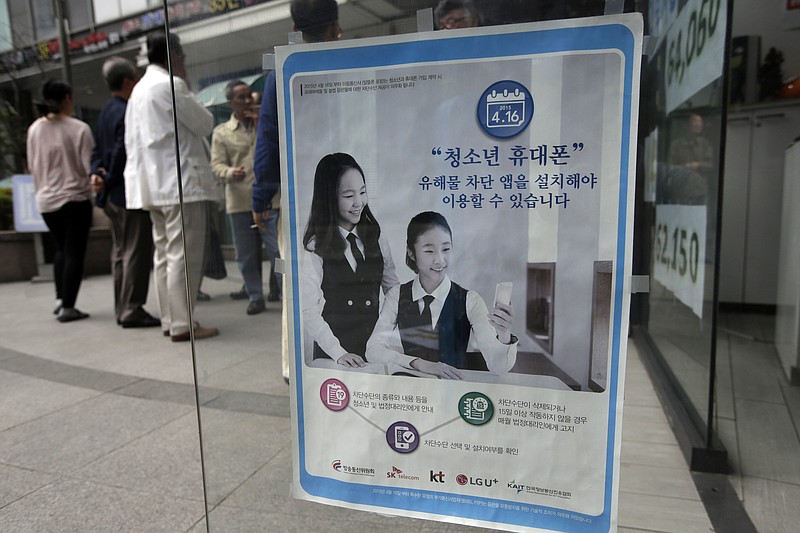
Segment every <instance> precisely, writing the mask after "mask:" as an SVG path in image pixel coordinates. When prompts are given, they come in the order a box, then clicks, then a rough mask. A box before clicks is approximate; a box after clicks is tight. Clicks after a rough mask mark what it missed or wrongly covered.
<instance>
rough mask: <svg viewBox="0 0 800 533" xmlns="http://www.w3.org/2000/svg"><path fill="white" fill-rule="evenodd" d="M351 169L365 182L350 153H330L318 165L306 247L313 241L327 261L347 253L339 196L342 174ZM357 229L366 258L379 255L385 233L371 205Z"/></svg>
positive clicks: (362, 172)
mask: <svg viewBox="0 0 800 533" xmlns="http://www.w3.org/2000/svg"><path fill="white" fill-rule="evenodd" d="M350 169H355V170H357V171H358V173H359V174H361V179H364V171H363V170H361V167H360V166H359V165H358V163H356V160H355V159H353V156H351V155H349V154H343V153H335V154H328V155H326V156H325V157H323V158H322V159H320V160H319V163H317V170H316V172H315V173H314V196H313V197H312V199H311V213H310V214H309V215H308V224H307V225H306V232H305V234H304V235H303V247H304V248H305V249H306V250H309V247H308V245H309V243H310V242H311V240H312V239H313V240H314V253H316V254H317V255H319V256H320V257H322V258H323V259H326V258H334V257H339V256H341V255H342V254H343V253H344V246H345V243H344V239H342V235H341V233H339V228H338V225H337V219H336V217H337V214H338V211H339V204H338V198H337V196H338V194H337V193H338V190H339V180H340V179H341V177H342V174H344V173H345V172H347V171H348V170H350ZM365 183H366V180H365ZM356 227H357V228H358V237H359V238H360V239H361V240H362V241H363V242H364V248H365V250H366V254H365V255H366V256H370V255H374V254H376V253H379V249H378V237H379V236H380V234H381V227H380V225H379V224H378V221H377V220H375V217H374V216H372V211H370V210H369V205H365V206H364V209H363V210H362V211H361V220H359V222H358V224H357V225H356ZM309 251H310V250H309Z"/></svg>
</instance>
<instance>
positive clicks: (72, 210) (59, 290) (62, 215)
mask: <svg viewBox="0 0 800 533" xmlns="http://www.w3.org/2000/svg"><path fill="white" fill-rule="evenodd" d="M37 108H38V109H39V112H40V113H41V114H42V117H41V118H39V119H38V120H36V121H35V122H34V123H33V124H31V127H30V128H28V168H29V169H30V172H31V174H33V182H34V186H35V188H36V206H37V207H38V208H39V212H40V213H41V214H42V218H44V222H45V224H47V227H48V229H49V230H50V233H51V234H52V235H53V240H54V241H55V244H56V254H55V260H54V264H53V276H54V278H55V283H56V299H57V300H58V305H57V307H56V310H55V313H56V315H57V316H56V318H57V319H58V321H59V322H72V321H73V320H80V319H83V318H87V317H88V316H89V315H88V314H86V313H84V312H82V311H80V310H78V309H77V308H76V307H75V300H76V299H77V298H78V290H79V289H80V286H81V279H82V278H83V263H84V256H85V255H86V243H87V241H88V239H89V227H90V226H91V224H92V202H91V198H92V191H91V185H90V181H89V174H90V172H89V161H90V158H91V154H92V147H93V146H94V140H93V138H92V131H91V129H90V128H89V126H88V125H87V124H86V123H84V122H81V121H80V120H78V119H76V118H74V117H73V116H72V112H73V109H74V106H73V102H72V87H70V86H69V84H67V83H65V82H63V81H60V80H48V81H46V82H45V84H44V86H43V87H42V102H41V103H39V104H37Z"/></svg>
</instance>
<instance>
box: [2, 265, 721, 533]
mask: <svg viewBox="0 0 800 533" xmlns="http://www.w3.org/2000/svg"><path fill="white" fill-rule="evenodd" d="M229 272H236V268H235V266H233V265H230V267H229ZM111 283H112V282H111V279H110V277H93V278H89V279H87V280H85V282H84V284H83V286H82V288H81V293H80V297H79V299H78V307H79V308H80V309H81V310H83V311H86V312H88V313H90V314H91V315H92V316H91V318H89V319H88V320H83V321H80V322H74V323H69V324H60V323H58V322H57V321H56V320H55V318H54V316H53V315H52V314H51V311H52V308H53V288H52V285H51V284H49V283H41V284H34V283H9V284H0V302H2V303H3V305H2V308H0V324H2V326H0V327H1V328H2V329H1V333H0V531H3V532H12V533H16V532H26V531H31V532H56V531H65V532H85V531H103V532H106V531H147V532H150V531H165V532H186V531H191V532H201V531H205V527H206V523H205V518H204V506H203V482H202V475H201V468H200V444H199V438H198V417H197V411H196V407H195V396H194V387H193V367H192V349H191V346H190V345H189V344H188V343H183V344H179V343H172V342H170V341H169V339H166V338H164V337H163V336H162V335H161V332H160V330H159V329H158V328H155V329H144V330H136V329H122V328H120V327H118V326H117V325H116V324H115V321H114V317H113V311H112V307H113V305H112V304H113V302H112V295H111ZM240 283H241V282H240V280H237V279H235V278H229V279H228V280H224V281H222V282H214V281H211V280H206V281H204V283H203V290H204V291H205V292H207V293H209V294H211V295H212V300H211V301H210V302H207V303H201V304H199V305H198V306H197V313H196V315H197V316H196V317H195V318H196V319H198V320H199V321H200V322H201V323H202V324H204V325H209V326H215V327H218V328H219V329H220V336H219V337H216V338H213V339H208V340H203V341H200V342H198V343H197V345H196V351H195V354H194V357H195V359H196V361H197V367H198V371H197V374H198V380H199V383H200V387H201V388H200V401H201V405H202V406H203V407H202V408H201V418H202V423H203V429H204V433H203V437H204V442H203V444H204V447H203V451H204V459H205V464H206V480H207V483H206V488H207V492H208V504H209V508H210V510H211V512H210V518H209V519H210V526H211V527H210V529H211V531H215V532H216V531H222V532H226V533H227V532H249V531H252V532H261V531H281V532H283V531H290V532H291V531H297V532H303V533H308V532H313V531H331V530H335V529H346V530H347V531H351V532H356V533H358V532H373V531H378V530H380V531H382V532H385V533H391V532H394V531H397V532H403V533H410V532H445V531H466V530H470V529H474V528H465V527H461V526H453V525H446V524H441V523H436V522H426V521H422V520H413V519H399V518H393V517H385V516H380V515H377V514H374V513H366V512H360V511H353V510H347V509H339V508H332V507H326V506H322V505H318V504H313V503H309V502H302V501H297V500H292V499H291V498H289V497H288V492H289V489H288V484H289V479H290V471H291V443H290V425H289V418H288V416H289V399H288V394H289V391H288V387H286V385H285V384H284V383H283V379H282V377H281V372H280V354H279V341H278V338H279V332H280V323H279V322H280V312H279V307H277V306H276V305H275V304H269V310H268V311H267V312H266V313H263V314H261V315H258V316H253V317H250V316H247V315H246V314H245V308H246V305H247V303H246V302H244V303H243V302H235V301H232V300H230V298H229V297H228V293H229V292H231V291H233V290H236V289H237V288H238V287H239V286H240ZM149 301H150V302H154V301H155V299H154V298H152V297H151V298H150V300H149ZM148 308H149V310H150V311H151V312H154V311H155V310H156V309H155V305H154V304H153V303H151V304H150V305H149V306H148ZM619 507H620V509H619V522H620V531H623V532H636V531H656V532H662V531H663V532H681V533H684V532H690V533H692V532H698V533H701V532H707V531H711V530H712V529H711V524H710V522H709V520H708V517H707V515H706V513H705V510H704V508H703V505H702V503H701V501H700V498H699V497H698V495H697V491H696V490H695V487H694V484H693V482H692V479H691V476H690V474H689V471H688V467H687V466H686V463H685V461H684V459H683V456H682V455H681V453H680V450H679V449H678V446H677V444H676V442H675V439H674V437H673V435H672V432H671V430H670V428H669V425H668V423H667V421H666V418H665V417H664V414H663V411H662V409H661V406H660V404H659V402H658V399H657V398H656V396H655V392H654V390H653V387H652V384H651V382H650V379H649V377H648V375H647V373H646V371H645V370H644V368H643V367H642V364H641V362H640V361H639V358H638V354H636V352H635V348H634V347H633V345H632V344H631V345H629V360H628V370H627V376H626V403H625V415H624V425H623V445H622V471H621V480H620V506H619Z"/></svg>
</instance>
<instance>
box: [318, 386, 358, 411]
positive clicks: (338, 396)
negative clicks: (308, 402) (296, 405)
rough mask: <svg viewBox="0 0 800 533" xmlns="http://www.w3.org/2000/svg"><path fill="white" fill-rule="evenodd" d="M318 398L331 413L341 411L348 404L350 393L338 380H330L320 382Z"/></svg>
mask: <svg viewBox="0 0 800 533" xmlns="http://www.w3.org/2000/svg"><path fill="white" fill-rule="evenodd" d="M319 398H320V400H322V403H323V404H325V407H327V408H328V409H330V410H331V411H341V410H342V409H344V408H345V407H347V405H348V404H349V403H350V391H349V390H347V387H346V386H345V384H344V383H342V382H341V381H339V380H338V379H335V378H330V379H326V380H325V381H323V382H322V387H320V389H319Z"/></svg>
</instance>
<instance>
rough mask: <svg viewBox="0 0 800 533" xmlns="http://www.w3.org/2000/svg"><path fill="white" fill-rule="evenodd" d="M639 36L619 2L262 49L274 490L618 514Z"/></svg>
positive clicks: (594, 519) (403, 503)
mask: <svg viewBox="0 0 800 533" xmlns="http://www.w3.org/2000/svg"><path fill="white" fill-rule="evenodd" d="M641 34H642V19H641V16H640V15H639V14H628V15H619V16H610V17H598V18H593V19H582V20H568V21H559V22H551V23H542V24H526V25H513V26H497V27H489V28H479V29H475V30H465V31H452V32H434V33H425V34H420V35H405V36H395V37H387V38H378V39H361V40H355V41H345V42H341V43H335V44H318V45H298V46H294V47H285V48H279V49H278V50H277V51H276V53H277V72H278V88H279V91H278V93H279V99H278V106H279V109H280V110H281V112H282V113H283V124H282V129H281V138H282V139H283V140H284V141H285V142H284V146H283V149H284V151H283V153H282V169H283V172H284V176H283V178H284V182H283V189H282V190H283V191H285V193H284V194H285V196H284V198H285V199H287V202H288V205H287V209H288V215H289V221H290V223H289V224H288V230H287V242H288V243H289V246H288V248H289V250H288V252H289V254H288V255H289V257H288V264H289V269H290V273H289V282H290V292H291V294H292V298H290V299H289V300H290V301H289V303H290V304H291V305H292V307H291V314H290V330H291V331H292V333H293V341H292V346H293V350H294V355H295V359H294V366H293V370H292V372H293V373H292V382H291V383H292V399H293V413H292V417H293V418H292V421H293V429H294V443H295V446H296V447H295V454H294V483H293V494H294V495H295V496H297V497H300V498H305V499H309V500H313V501H318V502H323V503H329V504H334V505H341V506H346V507H348V508H355V509H364V510H374V511H377V512H381V513H390V514H399V515H406V516H415V517H422V518H428V519H434V520H440V521H448V522H454V523H459V524H472V525H480V526H484V527H493V528H501V529H511V530H515V531H539V530H561V531H587V532H589V531H609V530H614V529H615V528H616V501H617V494H616V491H617V484H618V475H619V445H620V425H619V424H620V422H621V420H620V414H621V401H622V381H623V380H622V378H623V376H624V358H625V346H626V342H625V339H626V336H627V321H628V307H629V305H628V302H629V294H628V293H627V292H626V291H625V290H624V287H625V279H626V278H627V276H629V275H630V269H631V246H632V218H633V192H634V175H635V147H636V124H637V117H638V114H637V113H638V95H639V80H638V76H639V70H640V68H639V66H640V61H641ZM367 208H368V209H367ZM431 213H438V215H431ZM371 221H374V222H371ZM375 223H377V224H379V225H380V238H378V237H377V235H376V233H375V227H376V225H375ZM349 231H354V232H355V233H356V234H357V237H358V238H357V239H355V240H353V241H352V242H348V240H345V235H347V232H349ZM389 257H391V258H392V260H391V261H390V260H388V258H389ZM423 295H424V296H433V297H434V298H433V299H432V303H427V304H426V303H423V302H424V301H425V298H423V297H422V296H423ZM505 304H508V305H509V306H510V308H511V309H513V311H510V310H508V308H507V307H505ZM379 309H380V314H379V313H378V310H379ZM490 313H491V315H492V318H490ZM431 339H433V340H431ZM328 355H330V356H332V358H329V357H327V356H328ZM437 377H439V378H457V379H436V378H437ZM578 391H580V392H578Z"/></svg>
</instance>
